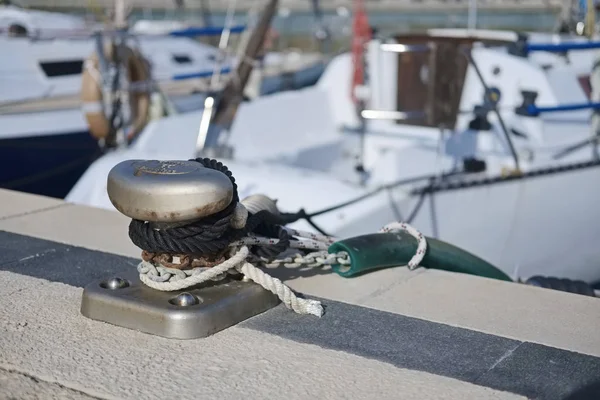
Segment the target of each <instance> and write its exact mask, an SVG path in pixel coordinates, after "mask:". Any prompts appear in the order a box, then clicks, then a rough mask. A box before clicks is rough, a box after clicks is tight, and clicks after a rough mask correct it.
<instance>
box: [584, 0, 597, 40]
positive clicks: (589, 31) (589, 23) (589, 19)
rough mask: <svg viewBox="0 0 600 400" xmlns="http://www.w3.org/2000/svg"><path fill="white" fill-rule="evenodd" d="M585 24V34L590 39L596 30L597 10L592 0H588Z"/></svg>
mask: <svg viewBox="0 0 600 400" xmlns="http://www.w3.org/2000/svg"><path fill="white" fill-rule="evenodd" d="M583 26H584V29H583V34H584V36H586V37H587V38H588V39H592V38H593V36H594V34H595V32H596V29H595V28H596V10H595V8H594V2H593V1H592V0H587V3H586V10H585V19H584V25H583Z"/></svg>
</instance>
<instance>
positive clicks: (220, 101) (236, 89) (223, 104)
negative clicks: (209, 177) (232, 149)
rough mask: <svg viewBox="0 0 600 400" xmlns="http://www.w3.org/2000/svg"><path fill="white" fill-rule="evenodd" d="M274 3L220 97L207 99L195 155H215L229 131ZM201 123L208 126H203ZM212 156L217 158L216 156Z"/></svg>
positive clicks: (275, 2)
mask: <svg viewBox="0 0 600 400" xmlns="http://www.w3.org/2000/svg"><path fill="white" fill-rule="evenodd" d="M278 3H279V0H269V3H268V4H267V6H266V7H265V9H264V10H263V12H262V14H261V17H260V19H259V22H258V24H257V25H256V27H255V28H254V31H253V32H252V35H251V36H250V39H249V40H248V44H247V45H246V50H245V52H244V54H243V55H242V56H241V57H240V59H239V63H238V66H237V69H236V71H235V72H234V73H233V74H232V75H233V78H232V79H230V80H229V82H227V85H226V86H225V88H224V89H223V91H222V92H221V93H220V94H218V95H217V94H214V95H211V96H209V97H208V98H207V99H206V101H205V103H204V104H205V109H204V113H203V115H202V120H201V123H200V131H199V134H198V140H197V143H196V149H197V151H198V152H202V153H206V152H207V151H208V152H214V151H218V150H217V148H218V146H217V144H218V143H217V141H218V138H219V134H220V133H221V131H223V130H229V129H230V127H231V125H232V123H233V120H234V118H235V114H236V112H237V108H238V106H239V105H240V103H241V102H242V100H243V92H244V88H245V86H246V84H247V83H248V79H249V78H250V73H251V72H252V69H253V67H254V62H253V61H254V60H255V59H256V57H257V55H258V54H259V52H260V51H261V50H262V47H263V44H264V42H265V38H266V35H267V32H268V30H269V27H270V26H271V21H272V20H273V17H274V16H275V13H276V11H277V6H278ZM213 110H214V113H213ZM208 118H210V120H209V119H208ZM204 121H207V122H208V121H210V122H209V123H206V124H205V123H204ZM212 156H213V157H218V155H212Z"/></svg>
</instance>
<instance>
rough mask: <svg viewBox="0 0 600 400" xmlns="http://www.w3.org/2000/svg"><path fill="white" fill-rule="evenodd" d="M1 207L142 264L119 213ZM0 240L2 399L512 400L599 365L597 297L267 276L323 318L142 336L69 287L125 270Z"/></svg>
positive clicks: (8, 214) (115, 260)
mask: <svg viewBox="0 0 600 400" xmlns="http://www.w3.org/2000/svg"><path fill="white" fill-rule="evenodd" d="M0 204H2V205H3V207H2V215H1V216H0V230H6V231H10V232H16V233H20V234H25V235H28V236H32V237H39V238H43V239H48V240H53V241H54V242H58V243H65V244H69V245H75V246H81V247H84V248H87V249H93V250H101V251H105V252H109V253H115V254H121V255H128V256H132V257H138V254H139V249H135V247H134V246H133V245H131V244H130V243H129V240H128V238H127V223H128V220H127V219H126V218H123V217H122V216H120V215H119V214H117V213H114V212H111V211H104V210H97V209H91V208H88V207H80V206H74V205H68V204H62V203H61V202H59V201H56V200H52V199H45V198H40V197H38V196H30V195H25V194H16V193H14V192H8V191H1V190H0ZM10 235H11V234H8V233H4V234H3V235H2V240H1V241H0V250H2V255H3V258H2V257H0V282H2V285H0V304H2V307H0V399H3V398H11V397H13V398H14V397H16V398H37V397H36V396H39V398H53V397H56V398H75V399H78V398H90V397H92V398H102V399H105V398H106V399H110V398H136V399H137V398H144V399H146V398H147V399H152V398H168V397H173V395H176V396H177V397H179V398H223V399H237V398H239V399H242V398H265V399H270V398H281V397H282V396H285V397H286V398H291V399H309V398H322V399H329V398H380V399H396V398H399V397H401V398H407V399H413V398H414V399H422V398H434V399H455V398H477V399H512V398H520V397H519V396H518V395H517V394H515V393H521V394H527V395H529V394H530V393H539V392H538V391H537V390H538V389H540V388H541V389H543V388H542V387H541V386H540V385H548V384H549V382H553V384H555V385H558V386H557V387H558V388H559V389H560V387H564V386H565V385H563V384H561V381H560V379H565V380H566V381H565V382H576V381H578V380H579V381H581V382H584V383H585V382H587V381H588V380H589V377H588V375H590V374H591V375H590V376H596V375H597V371H596V370H597V368H600V361H599V360H598V359H597V358H595V357H599V356H600V335H599V334H598V328H599V327H600V313H599V312H598V309H599V307H600V302H599V301H598V299H594V298H587V297H584V296H578V295H572V294H567V293H561V292H556V291H550V290H543V289H538V288H532V287H528V286H524V285H517V284H511V283H506V282H499V281H493V280H488V279H482V278H477V277H472V276H465V275H461V274H451V273H444V272H440V271H431V270H418V271H414V272H411V271H408V270H406V269H403V268H398V269H388V270H383V271H379V272H375V273H372V274H368V275H365V276H363V277H360V278H355V279H344V278H340V277H339V276H337V275H333V274H331V273H330V272H328V271H327V270H312V271H311V270H308V271H305V270H297V269H286V268H280V269H277V270H272V271H270V273H272V274H273V275H278V276H280V277H282V278H284V279H285V280H286V281H287V282H288V283H289V284H290V285H291V286H292V287H294V288H295V289H296V290H299V291H301V292H303V293H304V294H307V295H313V296H319V297H322V298H323V301H324V303H325V305H326V306H327V304H329V305H330V309H329V312H328V314H326V315H325V316H324V317H323V318H322V319H321V320H319V319H311V318H312V317H298V316H295V315H293V314H291V311H288V310H285V309H276V310H272V311H269V312H267V313H265V314H262V315H259V316H257V317H255V318H253V319H251V320H248V321H246V322H244V323H242V324H240V325H238V326H235V327H232V328H229V329H227V330H225V331H223V332H220V333H218V334H216V335H214V336H211V337H209V338H207V339H202V340H191V341H177V340H168V339H163V338H159V337H153V336H150V335H146V334H142V333H139V332H135V331H131V330H127V329H123V328H119V327H115V326H111V325H108V324H104V323H100V322H97V321H92V320H89V319H87V318H85V317H83V316H81V314H80V312H79V306H80V300H81V293H82V289H81V287H80V286H81V285H83V284H85V282H87V281H91V280H92V279H94V278H95V277H96V276H97V275H98V274H106V273H112V272H111V271H118V270H120V269H122V268H129V267H131V268H133V267H134V266H133V264H135V261H133V260H131V259H129V260H127V259H123V258H120V257H117V256H115V255H112V254H104V255H101V254H99V253H96V255H94V254H93V252H92V251H89V250H85V249H81V248H73V247H69V246H67V247H65V246H63V245H57V244H56V243H54V244H53V243H51V242H45V243H41V241H39V240H37V241H36V239H32V238H29V241H27V238H24V239H19V238H16V237H15V238H13V239H14V240H13V239H11V238H10ZM13 236H15V235H13ZM23 240H25V241H23ZM28 243H29V245H28ZM2 245H3V246H4V248H2V247H1V246H2ZM61 246H63V248H60V247H61ZM71 259H72V260H73V261H72V262H69V260H71ZM100 259H102V260H104V261H102V262H101V263H100V264H102V265H100V266H98V265H92V264H93V263H94V262H93V261H92V260H100ZM96 262H97V261H96ZM86 263H87V264H89V265H87V264H86ZM130 264H131V265H130ZM90 268H91V269H90ZM8 271H11V272H8ZM69 274H70V275H69ZM69 276H70V278H69ZM40 277H43V278H44V279H41V278H40ZM65 277H67V278H65ZM61 282H68V283H69V284H68V285H67V284H64V283H61ZM335 301H342V302H345V303H347V304H341V303H336V302H335ZM357 305H358V306H363V307H368V308H369V309H371V311H370V310H369V309H364V308H363V309H362V310H360V309H359V308H358V307H356V306H357ZM353 313H354V314H353ZM415 318H419V319H418V320H416V319H415ZM353 321H354V322H353ZM386 321H387V322H386ZM439 322H441V323H444V324H446V325H444V326H441V325H440V324H439ZM353 324H354V325H353ZM394 324H395V325H394ZM379 325H384V326H379ZM385 326H388V327H394V326H395V328H393V329H392V330H393V332H382V333H379V332H380V330H381V329H382V328H385ZM411 330H412V331H414V333H413V334H410V332H411ZM467 330H468V331H467ZM477 331H479V332H484V333H479V332H477ZM394 333H396V334H398V335H400V337H394V336H393V335H394ZM386 335H387V336H386ZM390 335H392V336H390ZM420 335H421V336H420ZM490 335H494V336H493V337H490ZM419 338H421V339H420V340H419ZM338 339H339V340H338ZM392 339H393V340H392ZM398 341H399V342H398ZM386 343H387V345H388V346H390V348H389V349H386ZM394 343H395V344H394ZM536 343H539V344H542V345H544V346H540V345H538V344H536ZM465 346H467V347H465ZM444 349H447V350H444ZM461 349H463V350H461ZM566 350H568V351H566ZM428 352H430V353H431V354H429V353H428ZM573 352H578V353H581V354H577V353H573ZM436 355H439V357H436ZM594 356H595V357H594ZM444 357H446V358H444ZM473 357H475V358H473ZM441 360H447V361H446V362H447V363H448V364H449V365H451V367H450V369H448V367H447V366H446V367H444V365H443V363H442V362H441ZM469 360H471V361H469ZM452 368H456V370H453V369H452ZM424 371H428V372H424ZM432 372H433V373H432ZM511 374H517V375H511ZM540 374H545V376H542V375H540ZM586 374H587V375H586ZM510 376H516V377H520V380H519V379H507V377H510ZM523 377H524V378H523ZM455 378H457V379H455ZM459 379H460V380H459ZM581 379H583V381H582V380H581ZM548 380H550V381H548ZM544 382H545V383H544ZM515 385H517V386H518V385H521V386H520V387H515ZM492 387H493V388H497V389H492ZM498 389H502V390H510V391H511V392H513V393H509V392H503V391H501V390H498ZM541 389H540V390H541ZM546 390H547V388H546ZM69 396H70V397H69ZM533 397H535V396H533Z"/></svg>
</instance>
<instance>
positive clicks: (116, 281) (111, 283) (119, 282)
mask: <svg viewBox="0 0 600 400" xmlns="http://www.w3.org/2000/svg"><path fill="white" fill-rule="evenodd" d="M127 286H129V283H128V282H127V281H126V280H125V279H122V278H118V277H115V278H110V279H109V280H108V281H106V288H107V289H110V290H117V289H123V288H126V287H127Z"/></svg>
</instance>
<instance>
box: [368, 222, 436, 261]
mask: <svg viewBox="0 0 600 400" xmlns="http://www.w3.org/2000/svg"><path fill="white" fill-rule="evenodd" d="M399 231H404V232H406V233H408V234H409V235H411V236H412V237H414V238H415V239H417V252H416V253H415V255H414V256H412V258H411V259H410V261H409V262H408V264H407V265H408V269H410V270H414V269H416V268H417V267H418V266H419V264H420V263H421V261H423V257H425V252H426V251H427V240H425V236H423V234H422V233H421V232H419V231H418V230H416V229H415V228H413V227H412V226H410V225H409V224H407V223H406V222H392V223H390V224H387V225H386V226H384V227H383V228H381V231H380V232H399Z"/></svg>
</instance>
